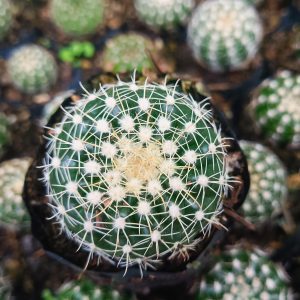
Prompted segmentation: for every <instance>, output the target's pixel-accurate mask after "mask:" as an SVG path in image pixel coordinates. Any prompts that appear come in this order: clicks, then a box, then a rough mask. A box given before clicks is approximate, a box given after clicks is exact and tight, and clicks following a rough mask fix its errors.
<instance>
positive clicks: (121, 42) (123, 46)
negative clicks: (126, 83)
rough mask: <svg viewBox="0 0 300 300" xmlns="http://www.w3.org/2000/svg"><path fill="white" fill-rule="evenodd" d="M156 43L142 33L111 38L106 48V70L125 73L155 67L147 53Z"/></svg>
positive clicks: (103, 62)
mask: <svg viewBox="0 0 300 300" xmlns="http://www.w3.org/2000/svg"><path fill="white" fill-rule="evenodd" d="M153 47H154V45H153V43H152V41H151V40H150V39H148V38H145V37H144V36H143V35H141V34H137V33H129V34H122V35H119V36H117V37H115V38H112V39H111V40H109V41H108V42H107V44H106V47H105V49H104V53H103V56H102V64H103V68H104V70H105V71H109V72H115V73H124V72H132V70H137V71H138V72H142V71H143V70H149V69H153V63H152V60H151V58H150V56H149V54H148V53H147V51H151V49H153Z"/></svg>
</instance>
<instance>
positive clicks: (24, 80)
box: [8, 45, 57, 94]
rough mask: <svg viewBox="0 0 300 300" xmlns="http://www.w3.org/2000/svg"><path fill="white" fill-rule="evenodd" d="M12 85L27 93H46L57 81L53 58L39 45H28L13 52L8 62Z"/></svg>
mask: <svg viewBox="0 0 300 300" xmlns="http://www.w3.org/2000/svg"><path fill="white" fill-rule="evenodd" d="M8 72H9V74H10V77H11V80H12V83H13V84H14V85H15V86H16V88H18V89H19V90H20V91H22V92H25V93H30V94H34V93H38V92H44V91H46V90H47V89H49V87H50V86H51V85H53V84H54V83H55V82H56V79H57V65H56V62H55V60H54V58H53V56H52V55H51V54H50V53H49V52H48V51H47V50H46V49H44V48H42V47H40V46H37V45H26V46H23V47H21V48H19V49H17V50H16V51H14V52H13V54H12V56H11V57H10V59H9V61H8Z"/></svg>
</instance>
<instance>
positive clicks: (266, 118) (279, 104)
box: [253, 71, 300, 147]
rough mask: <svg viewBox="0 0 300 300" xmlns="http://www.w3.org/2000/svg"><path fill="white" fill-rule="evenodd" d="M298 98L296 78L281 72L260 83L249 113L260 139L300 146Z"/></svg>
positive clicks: (299, 88)
mask: <svg viewBox="0 0 300 300" xmlns="http://www.w3.org/2000/svg"><path fill="white" fill-rule="evenodd" d="M299 99H300V75H293V74H292V73H291V72H289V71H281V72H279V73H278V74H277V76H275V77H274V78H271V79H267V80H265V81H264V82H263V83H262V84H261V86H260V87H259V88H258V92H257V99H255V100H254V102H253V110H254V113H253V114H254V118H255V120H256V121H257V122H256V123H257V125H258V126H259V128H260V130H261V132H262V133H263V134H264V136H266V137H269V138H270V139H271V140H273V141H274V142H275V143H278V144H291V145H293V146H297V147H299V146H300V105H299Z"/></svg>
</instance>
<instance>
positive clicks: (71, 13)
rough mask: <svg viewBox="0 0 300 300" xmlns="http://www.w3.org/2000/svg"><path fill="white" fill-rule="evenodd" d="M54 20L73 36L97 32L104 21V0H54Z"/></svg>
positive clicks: (52, 4)
mask: <svg viewBox="0 0 300 300" xmlns="http://www.w3.org/2000/svg"><path fill="white" fill-rule="evenodd" d="M50 9H51V15H52V20H53V22H54V23H55V24H56V25H57V26H58V27H59V28H60V29H61V30H62V31H63V32H64V33H65V34H68V35H71V36H82V35H87V34H92V33H95V32H96V30H97V28H98V27H99V26H100V25H101V24H102V23H103V21H104V0H85V1H82V0H64V1H61V0H52V1H51V8H50Z"/></svg>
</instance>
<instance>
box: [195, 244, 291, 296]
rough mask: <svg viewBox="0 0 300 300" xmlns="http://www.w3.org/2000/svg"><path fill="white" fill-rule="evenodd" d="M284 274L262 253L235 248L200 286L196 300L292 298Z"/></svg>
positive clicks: (220, 261)
mask: <svg viewBox="0 0 300 300" xmlns="http://www.w3.org/2000/svg"><path fill="white" fill-rule="evenodd" d="M289 296H290V291H289V289H288V285H287V280H286V278H285V276H284V273H283V272H282V270H281V269H280V268H279V266H277V265H275V264H274V263H273V262H271V261H269V259H268V258H267V257H266V256H265V255H264V254H263V253H259V252H257V253H255V252H249V251H245V250H241V249H233V250H231V251H229V252H228V253H224V254H223V255H221V256H220V257H219V259H218V263H217V265H216V266H215V268H214V269H213V270H212V271H211V272H210V273H208V274H207V276H205V278H204V280H203V281H202V283H201V287H200V292H199V294H198V297H197V300H208V299H213V300H221V299H222V300H241V299H243V300H246V299H247V300H256V299H262V300H267V299H269V300H273V299H274V300H275V299H282V300H286V299H291V298H290V297H289Z"/></svg>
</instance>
